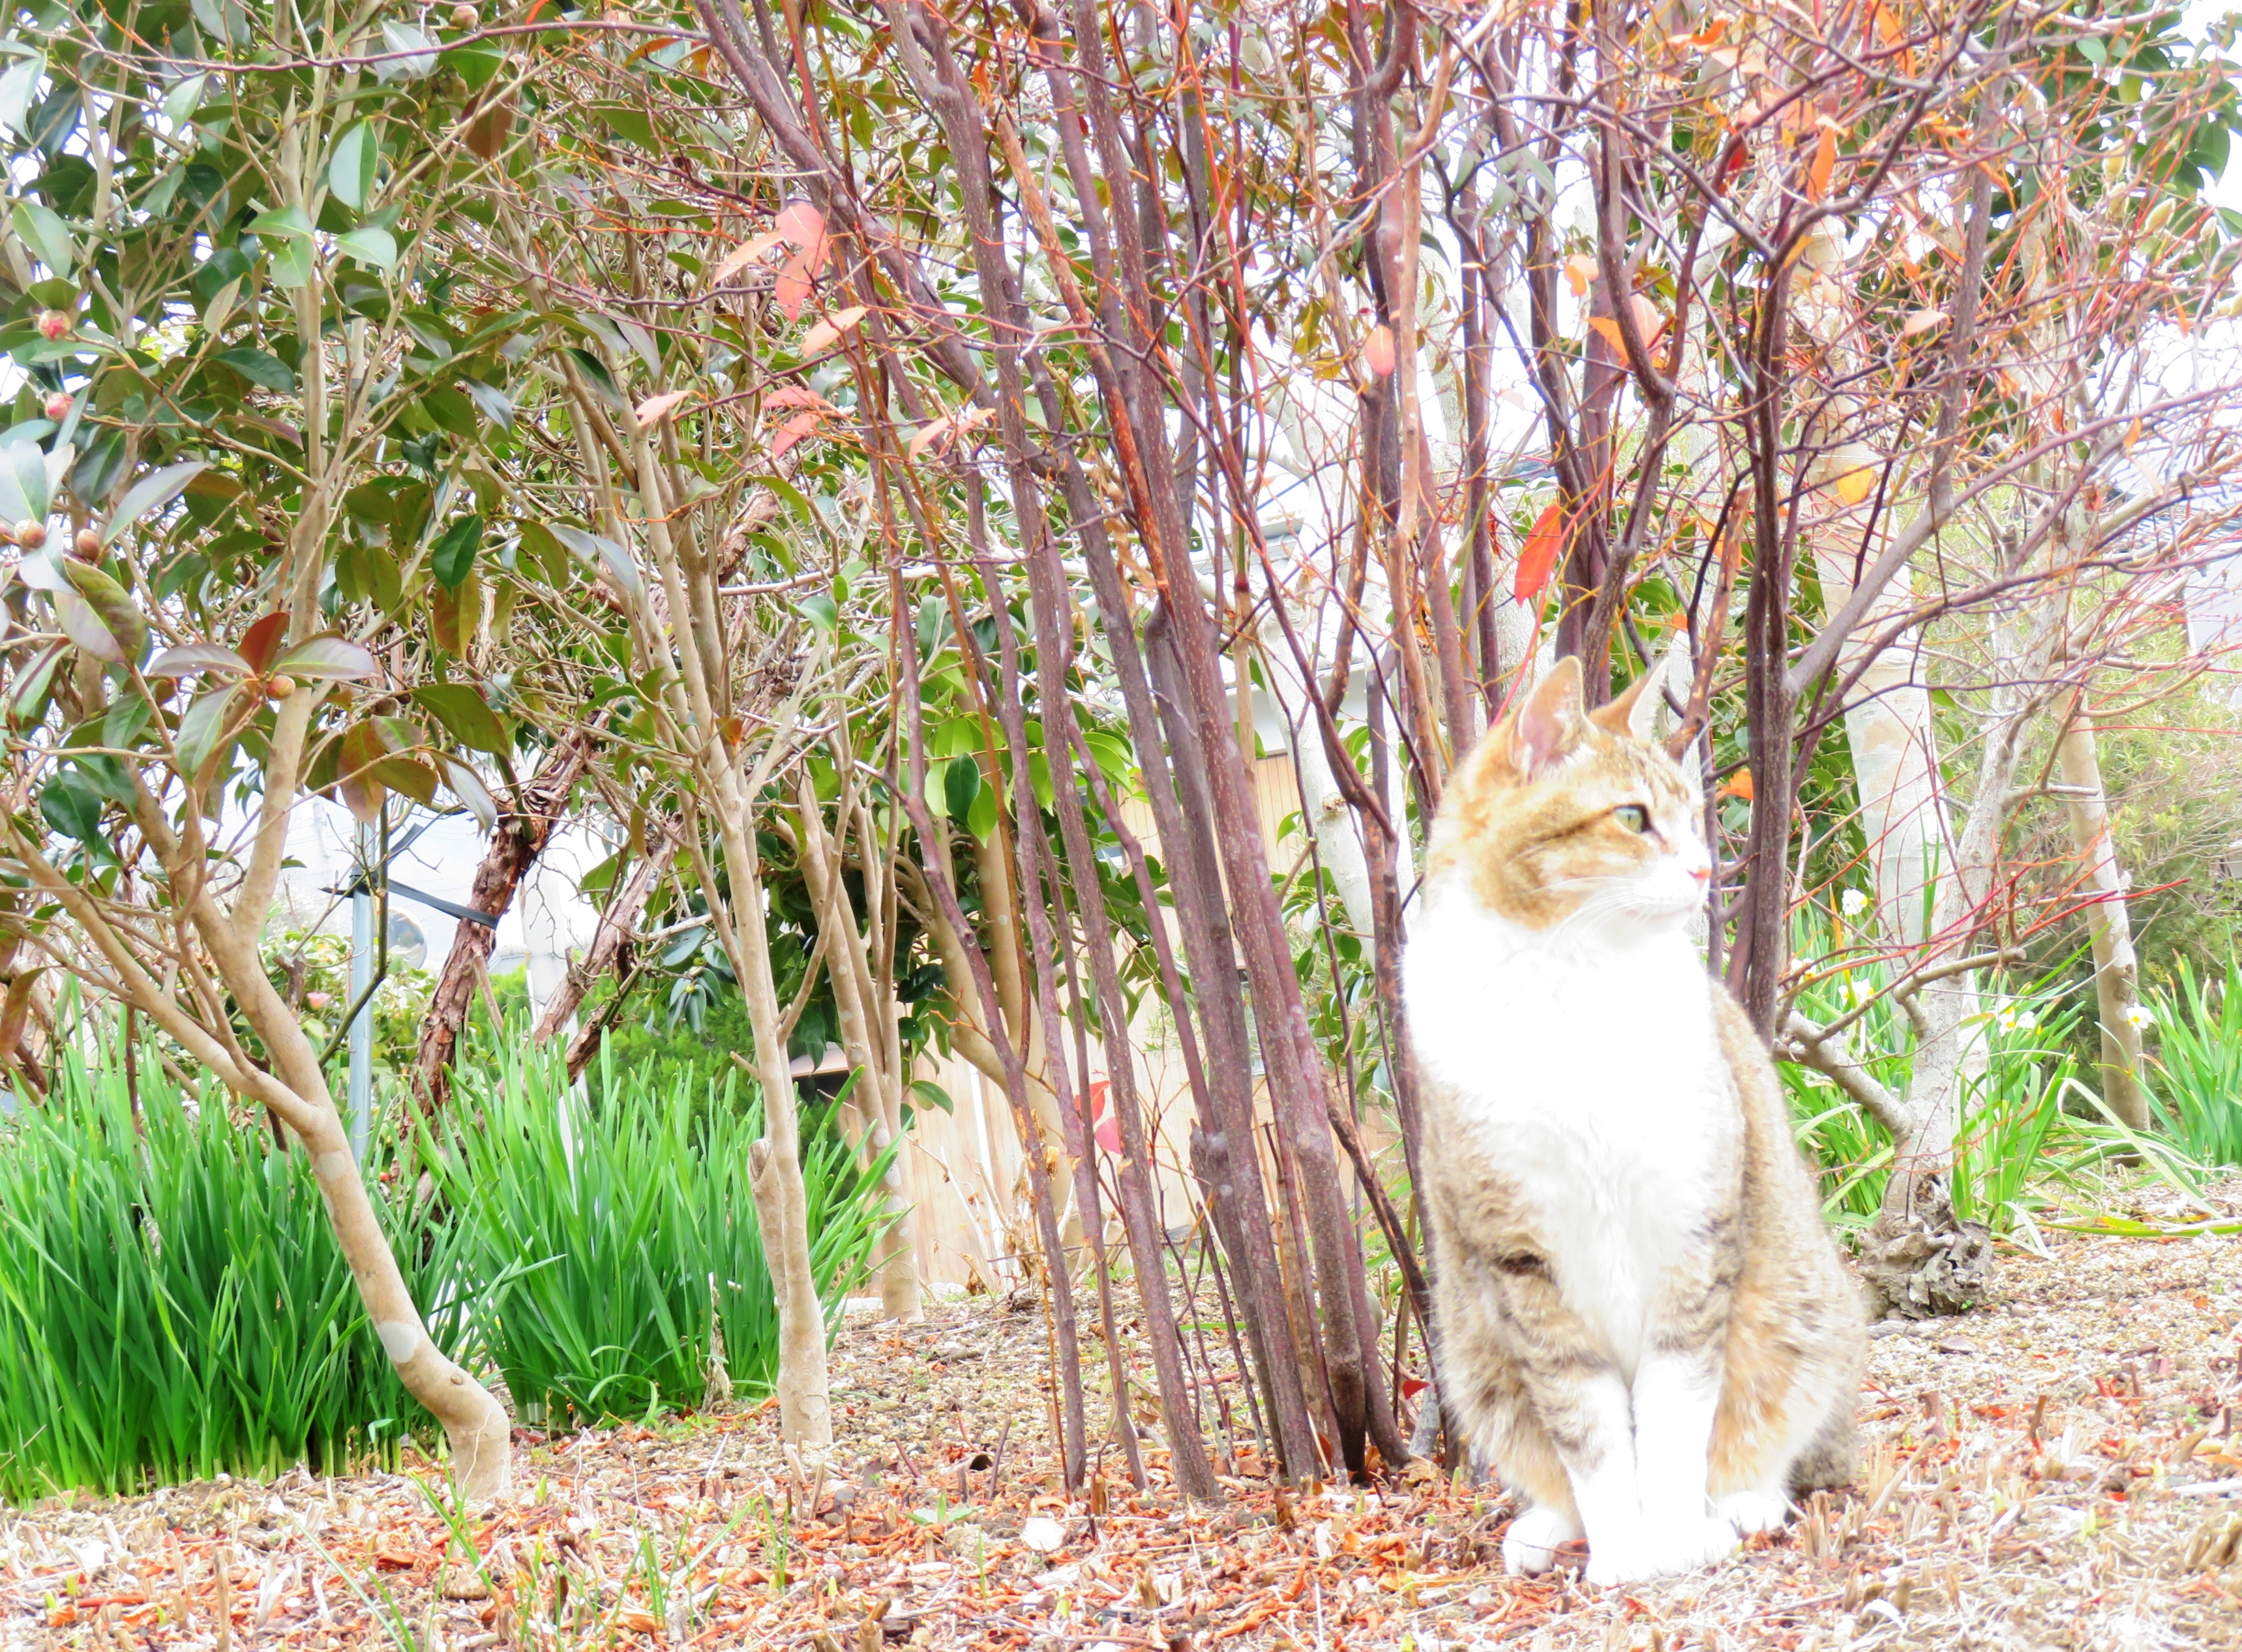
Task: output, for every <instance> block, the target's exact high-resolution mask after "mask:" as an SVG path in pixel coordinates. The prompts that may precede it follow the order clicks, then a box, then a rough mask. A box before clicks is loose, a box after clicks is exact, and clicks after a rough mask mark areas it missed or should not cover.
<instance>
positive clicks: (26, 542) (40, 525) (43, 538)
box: [16, 521, 47, 551]
mask: <svg viewBox="0 0 2242 1652" xmlns="http://www.w3.org/2000/svg"><path fill="white" fill-rule="evenodd" d="M46 542H47V525H46V524H45V523H44V522H40V521H22V522H18V523H17V524H16V543H17V544H18V545H20V546H22V547H23V548H24V549H25V550H27V551H36V550H37V549H38V548H39V547H41V546H43V545H44V544H45V543H46Z"/></svg>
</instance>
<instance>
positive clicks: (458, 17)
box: [452, 6, 476, 29]
mask: <svg viewBox="0 0 2242 1652" xmlns="http://www.w3.org/2000/svg"><path fill="white" fill-rule="evenodd" d="M475 21H476V20H475V9H474V8H473V6H453V8H452V27H453V28H454V29H472V28H473V27H474V26H475Z"/></svg>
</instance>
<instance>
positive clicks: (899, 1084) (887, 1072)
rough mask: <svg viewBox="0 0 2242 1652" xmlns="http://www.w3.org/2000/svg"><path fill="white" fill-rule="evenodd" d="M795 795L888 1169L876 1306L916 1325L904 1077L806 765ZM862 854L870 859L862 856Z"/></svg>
mask: <svg viewBox="0 0 2242 1652" xmlns="http://www.w3.org/2000/svg"><path fill="white" fill-rule="evenodd" d="M842 774H843V780H842V790H841V797H840V802H839V805H838V809H837V810H836V815H837V817H838V818H839V819H841V820H842V823H844V824H845V823H846V821H847V818H848V812H849V802H850V799H851V796H852V789H851V788H850V786H849V783H848V777H847V770H846V769H845V768H844V769H843V770H842ZM795 802H796V804H797V805H798V806H799V808H800V810H801V815H802V835H801V840H800V848H801V854H802V871H803V873H804V875H805V876H807V878H808V880H809V895H810V899H811V900H812V901H813V902H815V903H816V908H817V922H818V926H819V928H820V929H822V930H829V931H830V932H829V935H828V937H827V939H826V950H825V973H826V978H827V979H828V980H829V981H830V982H831V983H832V984H833V1002H834V1005H835V1007H836V1009H838V1010H839V1011H840V1015H841V1040H842V1047H843V1048H844V1049H845V1050H846V1051H848V1054H849V1066H851V1067H852V1068H854V1069H855V1070H856V1088H855V1090H854V1091H851V1092H850V1094H851V1097H852V1098H853V1099H854V1100H855V1101H856V1106H857V1108H858V1111H860V1112H862V1114H863V1118H864V1120H865V1124H866V1129H865V1132H864V1147H865V1156H866V1157H867V1158H877V1157H878V1156H879V1155H880V1154H882V1153H883V1152H887V1153H888V1165H887V1169H886V1171H885V1172H883V1175H882V1177H881V1185H882V1186H883V1187H884V1188H885V1189H886V1190H887V1206H888V1231H887V1238H886V1240H885V1243H886V1245H887V1246H888V1252H887V1255H886V1258H885V1259H884V1260H883V1262H882V1263H881V1266H880V1306H881V1308H882V1310H883V1313H885V1314H886V1316H887V1317H888V1318H889V1319H890V1320H900V1321H902V1322H903V1323H904V1324H906V1325H915V1324H916V1323H917V1322H918V1321H920V1320H923V1319H924V1318H925V1317H926V1313H925V1310H924V1307H923V1305H922V1303H921V1299H920V1289H919V1277H918V1230H917V1226H916V1223H915V1222H914V1221H913V1220H912V1214H911V1211H912V1204H913V1200H912V1198H911V1190H910V1181H909V1173H908V1170H907V1167H906V1165H905V1164H904V1152H905V1149H904V1145H903V1096H902V1091H903V1075H902V1074H900V1073H898V1072H896V1071H894V1070H893V1068H892V1067H891V1066H890V1065H889V1046H890V1044H892V1043H893V1041H892V1040H890V1039H889V1038H883V1036H882V1031H881V1028H880V1027H879V1025H878V1024H877V1020H876V1017H879V1016H882V1015H888V1016H889V1017H890V1018H892V1008H893V1006H892V1004H887V1003H883V1002H881V1001H880V1000H879V999H878V998H877V997H876V996H875V994H874V992H873V989H872V980H871V972H870V970H869V969H868V968H867V967H866V964H865V957H864V948H865V940H864V937H863V935H862V934H861V933H860V932H859V931H858V930H857V927H856V910H855V907H854V904H853V903H851V901H850V900H849V888H848V883H847V880H846V879H845V878H844V877H843V876H842V853H841V844H840V840H839V839H838V838H837V837H836V836H831V835H829V834H828V833H827V831H826V829H825V822H824V817H823V815H822V810H821V808H820V806H819V803H818V801H817V788H816V785H815V784H814V783H813V782H812V781H811V779H810V777H809V773H808V771H807V770H804V771H803V772H802V775H800V776H798V777H797V779H796V781H795ZM860 852H861V851H860ZM865 858H866V860H867V861H869V856H866V857H865ZM865 874H866V883H868V884H869V883H872V882H873V880H874V878H875V877H876V873H875V872H874V871H873V870H872V868H871V867H870V866H869V864H867V865H866V868H865ZM868 894H869V890H868ZM890 1148H893V1149H894V1151H893V1152H889V1149H890Z"/></svg>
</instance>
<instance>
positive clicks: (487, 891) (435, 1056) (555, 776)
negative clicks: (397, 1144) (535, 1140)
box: [413, 730, 592, 1112]
mask: <svg viewBox="0 0 2242 1652" xmlns="http://www.w3.org/2000/svg"><path fill="white" fill-rule="evenodd" d="M591 753H592V740H591V736H590V735H587V734H585V733H583V732H581V730H579V731H576V732H573V733H570V734H567V735H562V736H561V740H560V742H558V743H557V744H555V745H554V747H553V749H551V750H550V751H548V752H547V753H546V754H545V761H544V762H541V763H540V764H539V765H538V766H537V772H536V773H535V774H534V775H533V776H531V777H530V781H529V783H528V785H527V786H526V787H524V788H523V789H522V799H521V801H522V805H523V811H524V812H521V813H509V814H507V815H504V816H500V819H499V823H498V829H497V830H495V831H493V833H492V834H491V842H490V847H489V849H487V850H485V851H484V853H483V861H482V864H481V865H480V866H479V867H477V868H476V869H475V881H474V885H473V889H472V890H470V891H469V893H468V895H467V904H468V905H469V906H472V907H473V908H474V909H475V910H477V911H478V912H484V913H487V914H488V915H489V916H490V917H491V918H492V919H493V923H494V922H495V920H496V919H497V918H498V917H500V915H501V914H503V913H504V912H505V911H506V910H507V908H508V907H510V906H512V905H513V904H514V894H515V892H516V891H517V890H520V887H521V880H522V878H523V876H526V875H527V872H528V870H529V869H530V868H531V867H532V866H533V865H534V864H535V863H536V861H537V857H538V856H540V855H541V854H543V853H544V852H545V846H546V844H547V843H550V842H551V841H552V839H553V829H554V826H555V825H556V824H557V823H559V822H560V820H561V816H562V815H563V813H564V812H565V810H566V809H567V802H568V795H569V793H571V792H572V791H574V789H576V782H577V781H579V780H580V779H581V778H582V777H583V774H584V768H585V765H586V764H587V762H589V761H590V759H591ZM497 942H498V930H496V929H495V928H494V927H492V926H491V925H486V924H481V923H468V922H466V921H464V920H462V921H461V923H460V926H459V928H458V929H456V930H453V932H452V950H451V952H450V954H449V955H448V956H447V957H446V958H445V960H444V970H443V973H442V974H441V975H440V976H438V977H437V978H436V990H435V991H434V992H433V993H432V994H430V996H429V999H428V1014H427V1018H426V1020H425V1021H424V1022H423V1023H422V1024H421V1028H420V1054H419V1056H418V1057H417V1058H415V1060H414V1063H413V1066H414V1071H415V1072H416V1073H417V1075H418V1078H419V1090H420V1105H422V1107H424V1108H425V1109H426V1110H427V1111H430V1112H433V1111H436V1110H437V1109H438V1108H440V1107H441V1106H442V1105H444V1104H445V1102H446V1100H448V1099H449V1098H450V1096H451V1091H452V1057H453V1053H454V1052H455V1051H457V1050H458V1048H459V1042H460V1029H461V1028H462V1027H464V1026H465V1025H467V1011H468V1010H469V1008H470V1007H471V1006H472V1005H473V1003H474V995H475V988H476V986H477V985H478V984H480V982H481V980H482V979H483V977H484V975H485V973H486V972H487V970H488V969H489V966H490V957H491V950H492V949H493V947H494V946H495V945H496V944H497ZM578 996H579V997H581V993H579V994H578ZM571 1007H572V1008H573V1007H574V1006H573V1005H572V1006H571ZM566 1018H567V1017H565V1016H564V1017H562V1019H564V1020H565V1019H566Z"/></svg>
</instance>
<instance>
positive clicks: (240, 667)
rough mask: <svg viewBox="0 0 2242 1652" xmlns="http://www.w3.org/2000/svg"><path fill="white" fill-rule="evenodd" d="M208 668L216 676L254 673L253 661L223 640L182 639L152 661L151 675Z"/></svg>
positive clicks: (181, 673) (184, 673)
mask: <svg viewBox="0 0 2242 1652" xmlns="http://www.w3.org/2000/svg"><path fill="white" fill-rule="evenodd" d="M205 671H207V672H209V673H210V674H211V675H213V676H220V677H245V676H247V675H250V671H249V661H246V660H245V659H243V658H242V657H241V656H240V655H238V654H236V653H235V652H234V651H233V650H232V648H227V647H226V646H225V644H224V643H222V642H182V643H181V644H179V646H178V648H166V649H164V651H163V653H161V654H159V655H157V656H156V657H155V658H154V659H152V660H151V661H148V675H150V676H151V677H191V676H193V675H196V674H197V673H198V672H205ZM119 703H123V702H119ZM109 743H110V744H111V745H115V744H117V742H115V741H111V742H109Z"/></svg>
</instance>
